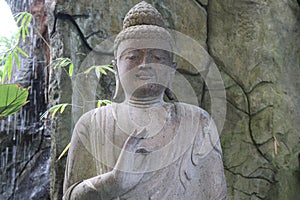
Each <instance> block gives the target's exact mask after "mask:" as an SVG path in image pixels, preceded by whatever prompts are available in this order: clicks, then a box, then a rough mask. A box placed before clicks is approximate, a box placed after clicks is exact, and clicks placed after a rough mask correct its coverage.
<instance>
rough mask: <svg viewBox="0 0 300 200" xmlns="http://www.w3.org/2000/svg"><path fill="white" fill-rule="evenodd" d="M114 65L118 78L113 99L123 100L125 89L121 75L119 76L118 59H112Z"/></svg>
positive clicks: (115, 100)
mask: <svg viewBox="0 0 300 200" xmlns="http://www.w3.org/2000/svg"><path fill="white" fill-rule="evenodd" d="M112 66H113V68H114V70H115V72H116V73H115V79H116V88H115V94H114V96H113V101H114V102H118V103H120V102H122V101H123V100H124V90H123V87H122V85H121V82H120V77H119V72H118V67H117V62H116V60H113V61H112Z"/></svg>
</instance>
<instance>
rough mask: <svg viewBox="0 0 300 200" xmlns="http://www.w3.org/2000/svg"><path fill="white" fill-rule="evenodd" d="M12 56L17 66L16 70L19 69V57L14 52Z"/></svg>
mask: <svg viewBox="0 0 300 200" xmlns="http://www.w3.org/2000/svg"><path fill="white" fill-rule="evenodd" d="M13 54H14V58H15V61H16V64H17V66H18V69H21V65H20V61H19V55H18V54H17V52H15V51H14V52H13Z"/></svg>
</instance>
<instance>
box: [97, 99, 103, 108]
mask: <svg viewBox="0 0 300 200" xmlns="http://www.w3.org/2000/svg"><path fill="white" fill-rule="evenodd" d="M101 103H102V102H101V100H98V103H97V108H100V107H101Z"/></svg>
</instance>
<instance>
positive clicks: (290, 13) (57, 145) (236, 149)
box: [46, 0, 300, 199]
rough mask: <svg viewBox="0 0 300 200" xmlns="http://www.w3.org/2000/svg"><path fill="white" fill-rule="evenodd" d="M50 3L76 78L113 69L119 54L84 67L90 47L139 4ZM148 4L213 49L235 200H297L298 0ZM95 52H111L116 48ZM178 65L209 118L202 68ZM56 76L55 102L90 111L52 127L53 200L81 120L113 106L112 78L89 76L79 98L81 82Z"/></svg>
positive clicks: (56, 39) (56, 50)
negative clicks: (98, 105) (92, 69)
mask: <svg viewBox="0 0 300 200" xmlns="http://www.w3.org/2000/svg"><path fill="white" fill-rule="evenodd" d="M46 2H47V5H48V16H49V17H50V19H49V32H52V39H51V47H52V52H51V57H52V60H54V59H56V58H58V57H70V58H71V59H72V61H73V62H74V65H75V70H74V71H75V73H78V72H80V71H81V72H82V71H84V70H85V69H87V68H88V65H90V64H83V63H92V64H108V63H109V62H110V60H111V59H112V58H113V57H112V56H104V55H102V54H99V53H96V55H94V56H91V57H92V59H90V60H88V61H84V59H85V58H86V57H87V55H89V52H90V50H91V49H94V48H96V46H97V45H98V44H99V43H100V42H102V41H104V40H106V39H107V38H109V37H111V36H113V35H114V34H116V33H118V32H119V31H120V30H121V22H122V18H123V17H124V16H125V14H126V12H127V11H128V10H129V9H130V8H131V7H132V6H133V5H135V4H136V3H138V2H139V0H130V1H122V2H120V1H116V0H113V1H105V0H101V1H84V0H80V1H75V0H67V1H61V0H56V1H55V0H48V1H46ZM148 2H149V3H152V4H153V5H154V6H155V7H156V8H157V9H158V10H159V11H160V12H161V13H162V15H163V17H164V18H165V19H166V20H167V26H168V27H169V28H172V29H175V30H177V31H180V32H182V33H185V34H187V35H189V36H191V37H192V38H194V39H196V40H197V41H198V42H199V43H201V44H202V45H203V46H204V47H205V48H206V47H207V48H208V50H209V53H210V55H211V56H212V57H213V58H214V61H215V62H216V63H217V65H218V67H219V69H220V71H221V73H222V77H223V80H224V83H225V87H226V92H227V116H226V123H225V126H224V130H223V133H222V135H221V142H222V145H223V154H224V163H225V165H226V169H227V170H226V178H227V185H228V192H229V194H230V198H231V199H261V198H264V197H265V198H266V199H294V197H295V195H296V194H297V191H298V190H297V188H298V187H299V180H298V179H297V177H298V176H299V171H297V170H299V163H298V158H297V156H298V153H299V151H300V147H299V134H298V133H299V131H300V127H299V124H300V123H299V119H300V115H299V110H300V109H299V108H300V99H299V96H300V95H299V90H298V88H300V79H299V78H298V77H299V75H300V74H299V73H300V72H299V70H297V68H298V66H299V64H300V63H299V46H300V45H299V39H298V38H299V13H300V12H299V4H298V3H297V1H295V0H284V1H271V0H261V1H258V0H246V1H242V0H236V1H233V0H225V1H224V0H210V1H208V0H189V1H179V0H178V1H177V0H176V1H171V0H164V1H157V0H153V1H150V0H149V1H148ZM55 18H56V19H57V20H56V24H55V25H54V21H55V20H54V19H55ZM108 46H109V45H108ZM97 51H107V52H112V50H111V49H110V48H109V47H108V48H102V49H97ZM176 59H177V60H178V61H179V64H178V65H179V66H178V67H179V68H180V69H183V70H182V71H181V72H183V73H185V74H184V75H185V77H186V79H187V80H189V82H190V83H191V84H192V86H193V88H194V90H195V92H196V94H197V97H198V101H199V103H200V104H201V105H203V106H205V108H206V109H207V110H210V109H209V107H210V97H209V92H208V91H207V89H206V87H205V85H203V81H202V80H201V78H200V75H199V74H198V73H197V70H195V68H193V67H192V66H191V65H190V64H189V63H188V62H186V61H183V60H182V59H180V58H176ZM51 73H52V75H51V76H52V78H51V87H50V91H49V92H50V93H49V94H50V96H51V98H52V100H51V104H55V103H70V102H72V103H73V104H76V105H79V106H82V105H83V106H84V107H83V108H81V107H78V109H75V108H74V107H73V111H72V112H73V119H71V118H70V116H71V115H70V113H71V111H67V112H66V111H65V113H64V114H63V115H58V118H57V119H56V120H55V121H54V122H53V129H52V132H53V135H52V136H53V137H52V138H53V140H52V143H53V145H52V188H51V189H52V192H51V194H52V198H53V199H61V189H62V179H63V174H64V165H65V163H64V162H65V160H64V159H62V160H60V161H56V159H57V157H58V155H59V154H60V152H61V151H62V150H63V148H64V147H65V145H66V144H67V143H68V142H69V138H70V135H71V129H72V128H71V127H72V124H74V123H75V121H76V119H77V118H78V116H79V115H80V114H81V113H83V112H85V111H87V110H89V109H90V108H91V107H93V106H95V100H96V99H110V97H111V95H112V93H113V90H114V79H113V75H112V74H109V76H102V77H101V78H100V80H98V79H94V78H93V77H95V74H90V77H88V79H90V80H93V82H91V83H89V84H90V85H84V86H82V87H83V88H88V89H86V90H84V92H85V93H82V94H81V95H78V94H76V92H75V91H74V89H73V88H74V85H75V83H81V81H80V79H75V78H74V77H73V78H72V81H71V79H70V78H69V77H68V76H67V74H66V73H65V72H64V71H60V70H57V71H52V72H51ZM82 82H84V81H82ZM91 88H97V91H98V93H97V96H94V94H93V93H90V91H88V90H89V89H91ZM72 89H73V91H72ZM203 94H204V95H203ZM82 96H84V97H85V98H82ZM72 99H73V100H72ZM84 102H85V103H88V105H87V104H84ZM74 113H75V114H74ZM76 113H77V114H76ZM78 113H79V114H78ZM72 120H73V122H72ZM55 123H56V125H55ZM287 177H289V180H290V181H287V179H288V178H287ZM297 184H298V185H297Z"/></svg>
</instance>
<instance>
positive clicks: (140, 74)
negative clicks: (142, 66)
mask: <svg viewBox="0 0 300 200" xmlns="http://www.w3.org/2000/svg"><path fill="white" fill-rule="evenodd" d="M135 76H136V77H137V78H139V79H141V80H149V79H152V78H153V77H154V75H153V74H152V73H150V72H149V71H146V70H139V71H138V72H137V73H136V74H135Z"/></svg>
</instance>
